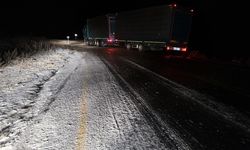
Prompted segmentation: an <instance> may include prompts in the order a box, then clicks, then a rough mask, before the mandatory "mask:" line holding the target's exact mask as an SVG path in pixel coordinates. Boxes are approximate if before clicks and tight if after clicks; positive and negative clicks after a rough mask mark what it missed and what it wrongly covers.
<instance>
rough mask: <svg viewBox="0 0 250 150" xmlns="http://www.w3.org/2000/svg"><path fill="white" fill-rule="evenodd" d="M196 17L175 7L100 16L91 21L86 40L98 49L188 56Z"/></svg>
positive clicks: (189, 11)
mask: <svg viewBox="0 0 250 150" xmlns="http://www.w3.org/2000/svg"><path fill="white" fill-rule="evenodd" d="M192 13H193V10H186V9H184V8H179V7H177V5H176V4H171V5H163V6H155V7H150V8H144V9H138V10H133V11H127V12H120V13H117V14H113V15H106V16H99V17H96V18H93V19H88V21H87V25H86V31H87V32H86V34H85V38H86V41H87V42H88V43H89V44H90V45H97V46H105V45H119V46H124V47H126V48H127V49H132V48H136V49H138V50H139V51H144V50H159V49H164V50H166V51H181V52H186V51H187V45H188V39H189V34H190V30H191V24H192ZM100 43H101V44H100Z"/></svg>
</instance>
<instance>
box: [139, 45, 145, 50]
mask: <svg viewBox="0 0 250 150" xmlns="http://www.w3.org/2000/svg"><path fill="white" fill-rule="evenodd" d="M138 50H139V52H143V51H144V50H145V48H144V46H143V44H139V46H138Z"/></svg>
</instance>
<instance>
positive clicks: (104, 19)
mask: <svg viewBox="0 0 250 150" xmlns="http://www.w3.org/2000/svg"><path fill="white" fill-rule="evenodd" d="M115 17H116V15H115V14H108V15H103V16H98V17H95V18H91V19H88V20H87V23H86V25H85V27H84V31H83V35H84V41H85V42H86V43H87V44H88V45H93V46H100V47H103V46H108V45H113V44H114V43H113V41H115Z"/></svg>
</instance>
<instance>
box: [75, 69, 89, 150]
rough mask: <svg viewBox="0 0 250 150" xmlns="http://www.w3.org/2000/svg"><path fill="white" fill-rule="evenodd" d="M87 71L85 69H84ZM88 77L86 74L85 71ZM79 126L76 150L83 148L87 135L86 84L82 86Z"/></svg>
mask: <svg viewBox="0 0 250 150" xmlns="http://www.w3.org/2000/svg"><path fill="white" fill-rule="evenodd" d="M86 70H87V69H86ZM86 74H87V75H88V72H87V71H86ZM80 111H81V112H80V115H81V116H80V122H79V123H80V126H79V129H78V134H77V145H76V150H83V149H86V148H85V142H86V134H87V82H86V79H85V82H84V84H83V93H82V99H81V110H80Z"/></svg>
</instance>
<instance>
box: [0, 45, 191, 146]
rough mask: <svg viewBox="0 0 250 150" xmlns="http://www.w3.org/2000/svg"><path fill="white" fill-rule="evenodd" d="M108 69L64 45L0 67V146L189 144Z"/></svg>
mask: <svg viewBox="0 0 250 150" xmlns="http://www.w3.org/2000/svg"><path fill="white" fill-rule="evenodd" d="M110 70H112V67H111V66H110V65H108V64H107V62H106V63H104V61H102V60H101V59H100V58H99V57H97V56H95V55H93V54H91V53H88V52H76V51H70V50H65V49H58V50H55V51H51V52H49V54H38V55H36V56H33V57H32V58H29V59H27V60H22V61H21V62H20V61H17V62H14V63H13V64H12V65H10V66H7V67H4V68H1V70H0V82H1V84H0V89H1V90H0V149H5V150H7V149H11V150H12V149H13V150H19V149H24V150H29V149H32V150H33V149H34V150H39V149H41V150H44V149H51V150H52V149H53V150H54V149H58V150H62V149H65V150H70V149H77V150H80V149H88V150H92V149H93V150H97V149H101V150H103V149H115V150H117V149H121V150H123V149H190V148H189V146H188V145H187V144H186V143H185V142H184V141H183V140H182V139H181V138H180V136H179V135H178V132H176V131H175V130H173V129H171V128H170V127H169V126H168V125H167V124H166V122H163V121H161V119H160V118H159V117H158V116H157V115H156V114H154V112H153V111H152V112H151V111H150V107H148V106H147V104H145V103H144V102H143V99H142V98H141V97H140V95H138V94H137V93H136V92H135V91H133V89H131V88H130V87H129V85H128V84H127V83H126V81H124V80H123V79H122V77H121V76H119V75H118V74H116V73H115V72H113V73H111V71H110ZM121 82H122V83H123V84H125V85H127V88H124V87H122V86H121V84H120V83H121ZM124 82H125V83H124ZM145 112H147V113H145ZM145 114H147V115H145Z"/></svg>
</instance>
